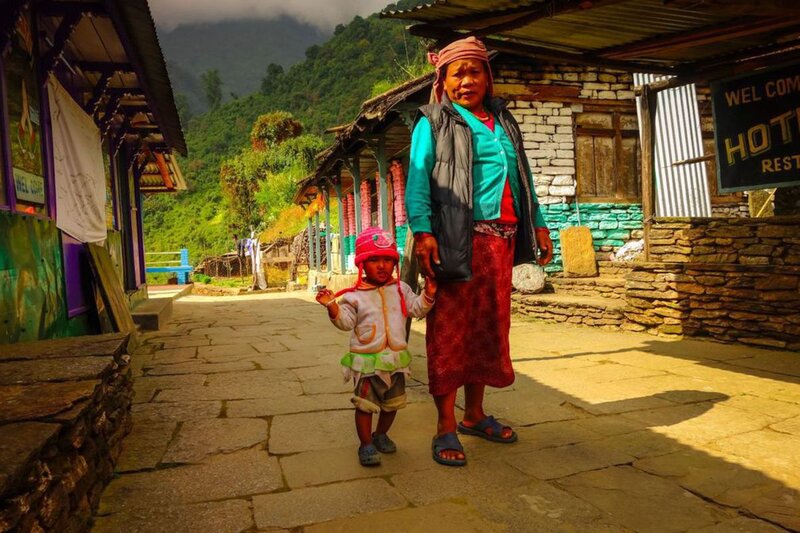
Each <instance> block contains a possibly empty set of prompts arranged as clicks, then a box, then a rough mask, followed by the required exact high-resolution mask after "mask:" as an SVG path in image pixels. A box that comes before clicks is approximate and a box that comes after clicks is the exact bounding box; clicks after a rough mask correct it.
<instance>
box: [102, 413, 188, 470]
mask: <svg viewBox="0 0 800 533" xmlns="http://www.w3.org/2000/svg"><path fill="white" fill-rule="evenodd" d="M177 425H178V424H177V423H176V422H147V423H137V422H136V420H134V425H133V430H131V432H130V433H129V434H128V436H127V437H125V440H124V441H122V454H121V455H120V457H119V461H118V462H117V466H116V470H117V472H131V471H135V470H144V469H147V468H155V467H156V466H158V464H159V463H160V462H161V457H163V455H164V452H165V451H166V450H167V445H168V444H169V442H170V441H171V440H172V436H173V435H174V433H175V428H176V427H177Z"/></svg>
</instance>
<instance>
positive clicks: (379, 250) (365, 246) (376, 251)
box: [336, 228, 408, 316]
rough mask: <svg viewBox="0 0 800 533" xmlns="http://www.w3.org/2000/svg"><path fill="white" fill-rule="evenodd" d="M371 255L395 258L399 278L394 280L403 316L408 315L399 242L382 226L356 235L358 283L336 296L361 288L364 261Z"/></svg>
mask: <svg viewBox="0 0 800 533" xmlns="http://www.w3.org/2000/svg"><path fill="white" fill-rule="evenodd" d="M370 257H390V258H392V259H394V262H395V268H396V270H397V279H396V280H394V281H395V282H396V283H397V294H399V295H400V308H401V309H402V310H403V316H408V310H407V308H406V300H405V298H403V291H402V289H401V288H400V254H399V253H398V252H397V244H396V243H395V241H394V237H392V234H391V233H389V232H388V231H384V230H382V229H381V228H367V229H365V230H364V231H362V232H361V233H360V234H359V235H358V237H356V259H355V263H356V266H357V267H358V277H357V278H356V284H355V285H353V286H352V287H349V288H347V289H342V290H341V291H339V292H337V293H336V298H338V297H339V296H341V295H342V294H345V293H347V292H353V291H355V290H358V289H359V287H360V286H361V285H362V284H363V282H364V262H365V261H366V260H367V259H369V258H370Z"/></svg>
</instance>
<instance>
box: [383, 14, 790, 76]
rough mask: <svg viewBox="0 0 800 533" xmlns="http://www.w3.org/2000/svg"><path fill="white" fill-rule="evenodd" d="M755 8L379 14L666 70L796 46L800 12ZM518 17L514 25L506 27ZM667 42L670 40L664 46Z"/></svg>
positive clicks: (439, 34)
mask: <svg viewBox="0 0 800 533" xmlns="http://www.w3.org/2000/svg"><path fill="white" fill-rule="evenodd" d="M757 4H759V3H757V2H749V3H748V2H747V1H745V0H731V1H729V2H728V3H727V4H718V3H704V2H683V1H675V2H669V3H665V2H664V1H663V0H586V1H584V2H578V1H577V0H575V1H572V2H570V1H568V0H565V1H559V2H555V1H552V2H551V1H544V0H541V1H528V2H501V3H498V2H492V1H489V0H454V1H451V0H440V1H438V2H434V3H431V4H427V5H424V6H419V7H417V8H414V9H410V10H406V11H388V12H384V13H382V16H384V17H388V18H399V19H405V20H416V21H420V22H422V23H423V24H418V25H416V26H413V27H412V33H416V34H419V35H427V36H430V37H436V38H440V39H445V40H447V39H448V38H450V39H452V38H456V37H458V36H460V35H465V34H470V33H476V34H477V35H479V36H483V37H494V38H496V39H499V40H509V41H513V42H514V43H515V44H520V45H529V46H538V47H541V48H544V49H549V50H560V51H569V52H573V53H575V54H577V55H578V56H580V55H581V54H583V55H584V56H585V57H586V58H587V62H590V61H589V60H590V59H594V60H597V59H604V58H607V59H616V60H620V61H622V62H629V63H634V62H638V63H639V65H640V66H641V64H642V63H643V62H644V63H660V64H662V65H669V66H671V65H679V64H685V63H692V62H695V61H699V60H705V59H709V58H715V57H718V56H724V55H727V54H730V53H731V52H735V51H746V50H750V49H752V48H755V47H760V46H765V45H771V44H774V43H776V42H779V41H780V42H783V41H787V42H788V43H790V44H791V43H792V42H794V43H800V7H799V8H794V9H790V10H788V11H787V10H786V9H777V8H775V7H774V6H773V8H772V10H770V7H769V5H765V6H758V10H755V7H756V5H757ZM580 6H584V8H583V9H581V8H580ZM736 7H739V8H740V9H738V10H737V9H735V8H736ZM515 20H517V23H516V24H517V26H515V24H509V22H514V21H515ZM687 36H688V38H687ZM665 39H669V42H667V43H665V42H664V40H665ZM651 44H652V45H651ZM512 46H513V45H512ZM626 49H627V51H626ZM527 53H530V51H528V52H527ZM533 55H535V54H533ZM632 68H635V67H633V66H632Z"/></svg>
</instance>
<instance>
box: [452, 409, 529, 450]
mask: <svg viewBox="0 0 800 533" xmlns="http://www.w3.org/2000/svg"><path fill="white" fill-rule="evenodd" d="M507 427H508V426H504V425H503V424H501V423H500V422H498V421H497V420H495V418H494V417H493V416H491V415H490V416H487V417H486V418H484V419H483V420H481V421H480V422H478V423H477V424H475V425H474V426H472V427H467V426H465V425H464V423H463V422H459V424H458V432H459V433H462V434H464V435H473V436H475V437H480V438H482V439H486V440H490V441H492V442H501V443H503V444H511V443H512V442H517V434H516V433H515V432H514V431H512V432H511V435H510V436H509V437H508V438H503V437H502V436H501V435H502V434H503V430H504V429H505V428H507ZM487 429H491V430H492V432H491V433H487V431H486V430H487ZM508 429H511V428H510V427H509V428H508Z"/></svg>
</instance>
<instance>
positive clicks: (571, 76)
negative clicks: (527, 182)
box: [494, 58, 635, 204]
mask: <svg viewBox="0 0 800 533" xmlns="http://www.w3.org/2000/svg"><path fill="white" fill-rule="evenodd" d="M494 68H495V70H496V76H495V77H494V82H495V94H497V95H498V96H501V97H503V98H506V99H507V100H508V107H509V109H510V110H511V113H512V114H513V115H514V117H515V118H516V119H517V121H518V122H519V125H520V129H521V131H522V136H523V139H524V140H525V151H526V153H527V155H528V161H529V162H530V165H531V171H532V172H533V175H534V181H535V186H536V194H537V196H538V197H539V202H541V203H542V204H557V203H564V202H569V201H571V200H572V199H573V198H574V197H575V188H576V170H575V137H574V124H573V115H574V114H575V113H582V112H583V111H584V105H585V104H601V105H615V104H616V105H627V106H630V111H631V112H635V109H634V108H633V107H632V106H633V101H634V93H633V78H632V76H631V74H629V73H626V72H619V71H612V70H605V69H598V68H596V67H589V66H575V65H545V64H532V63H522V62H514V61H508V60H506V59H505V58H500V59H498V60H497V61H496V62H495V64H494Z"/></svg>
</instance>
